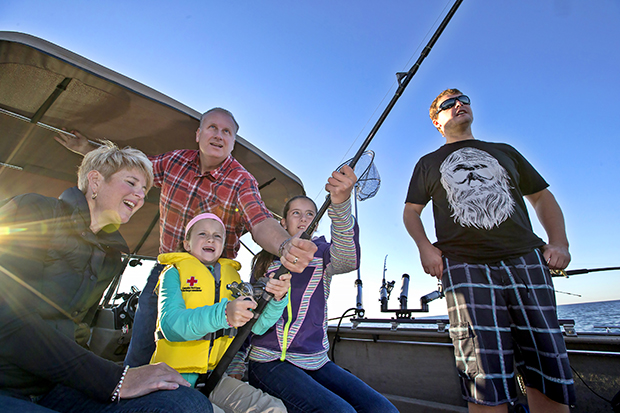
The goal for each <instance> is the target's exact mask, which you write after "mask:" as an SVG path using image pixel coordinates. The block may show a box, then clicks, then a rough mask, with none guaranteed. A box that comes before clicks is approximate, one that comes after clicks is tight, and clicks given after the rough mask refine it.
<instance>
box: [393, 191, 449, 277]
mask: <svg viewBox="0 0 620 413" xmlns="http://www.w3.org/2000/svg"><path fill="white" fill-rule="evenodd" d="M423 209H424V205H420V204H412V203H409V202H407V203H406V204H405V211H404V213H403V221H404V223H405V228H407V232H409V235H411V238H413V240H414V241H415V243H416V245H417V246H418V250H419V251H420V260H421V261H422V267H423V268H424V272H425V273H427V274H430V275H431V276H433V277H437V278H438V279H440V280H441V274H442V273H443V260H442V258H441V255H442V253H441V250H440V249H439V248H437V247H435V246H434V245H433V244H431V242H430V241H429V240H428V237H427V236H426V232H425V231H424V225H423V224H422V219H421V218H420V214H421V213H422V210H423Z"/></svg>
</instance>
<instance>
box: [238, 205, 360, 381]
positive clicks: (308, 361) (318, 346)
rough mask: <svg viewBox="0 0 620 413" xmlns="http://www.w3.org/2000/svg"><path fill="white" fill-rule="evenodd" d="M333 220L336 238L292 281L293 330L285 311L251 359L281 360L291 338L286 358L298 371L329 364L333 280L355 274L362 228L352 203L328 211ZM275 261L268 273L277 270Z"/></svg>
mask: <svg viewBox="0 0 620 413" xmlns="http://www.w3.org/2000/svg"><path fill="white" fill-rule="evenodd" d="M328 214H329V217H330V218H331V220H332V227H331V238H332V242H331V243H328V242H327V241H326V240H325V238H324V237H320V238H316V239H314V240H313V242H314V243H315V244H316V245H317V247H318V250H317V252H316V253H315V255H314V258H313V260H312V261H311V262H310V264H309V265H308V267H307V268H306V269H305V270H304V271H303V272H302V273H300V274H293V277H292V279H291V296H290V302H291V304H290V305H291V308H290V313H291V315H292V316H291V317H290V325H289V326H288V328H287V324H289V323H288V321H289V315H288V312H287V311H285V312H284V314H283V315H282V317H280V319H279V320H278V322H277V323H276V324H275V325H274V326H273V327H272V328H271V329H269V331H267V333H265V334H264V335H262V336H253V337H252V347H251V352H250V359H251V360H253V361H258V362H269V361H273V360H276V359H279V358H281V356H282V354H283V351H282V350H283V347H284V340H285V336H286V346H285V347H286V352H285V359H286V360H287V361H289V362H290V363H292V364H294V365H295V366H297V367H299V368H302V369H306V370H316V369H319V368H321V367H322V366H323V365H325V363H327V361H328V357H327V352H328V350H329V341H328V337H327V299H328V297H329V293H330V284H331V280H332V276H333V275H335V274H342V273H347V272H350V271H354V270H355V269H357V268H358V266H359V256H360V247H359V234H358V227H357V224H356V223H355V220H354V218H353V217H352V215H351V202H350V201H347V202H344V203H342V204H336V205H334V204H332V206H330V209H329V210H328ZM279 266H280V261H279V260H275V261H274V262H273V263H272V264H271V265H270V267H269V270H268V273H270V272H272V271H275V270H276V269H277V268H278V267H279Z"/></svg>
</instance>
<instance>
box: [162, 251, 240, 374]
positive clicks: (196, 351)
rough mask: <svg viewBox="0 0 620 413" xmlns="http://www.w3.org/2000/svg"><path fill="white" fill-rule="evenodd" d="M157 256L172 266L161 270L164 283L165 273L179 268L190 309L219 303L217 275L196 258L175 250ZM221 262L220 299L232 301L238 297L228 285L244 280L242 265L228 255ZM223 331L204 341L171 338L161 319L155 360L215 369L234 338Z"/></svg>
mask: <svg viewBox="0 0 620 413" xmlns="http://www.w3.org/2000/svg"><path fill="white" fill-rule="evenodd" d="M157 259H158V261H159V262H160V263H161V264H167V265H168V266H167V267H166V268H164V270H163V271H162V273H161V274H162V275H161V276H160V282H161V279H162V278H161V277H163V274H164V273H165V272H166V271H167V270H168V269H169V268H170V267H171V266H174V267H175V268H176V269H177V270H178V271H179V276H180V281H181V293H182V295H183V300H185V306H186V307H187V308H198V307H202V306H205V305H213V304H215V303H216V301H215V278H213V274H211V272H210V271H209V270H208V269H207V267H206V266H205V265H204V264H203V263H202V262H200V261H199V260H198V259H197V258H196V257H194V256H193V255H191V254H188V253H185V252H174V253H168V254H160V255H159V256H158V257H157ZM218 263H219V264H220V300H221V298H224V297H226V298H228V299H229V300H230V301H232V300H234V297H233V296H232V294H231V292H230V291H229V290H228V289H227V288H226V285H227V284H230V283H232V282H233V281H237V282H241V277H239V273H238V272H237V271H238V270H239V269H240V268H241V264H239V263H238V262H237V261H234V260H229V259H227V258H220V259H219V260H218ZM218 302H219V301H218ZM221 332H222V330H220V331H219V332H213V333H211V334H208V335H207V336H205V338H204V339H200V340H192V341H184V342H173V341H168V340H166V339H165V338H163V335H162V334H161V327H160V325H159V318H158V320H157V334H156V336H157V341H156V348H155V353H153V357H152V358H151V363H158V362H161V361H163V362H165V363H166V364H168V365H169V366H170V367H172V368H174V369H175V370H177V371H178V372H180V373H206V372H207V371H209V370H213V369H214V368H215V366H216V365H217V363H218V362H219V361H220V359H221V358H222V356H223V355H224V352H225V351H226V349H227V348H228V346H229V345H230V343H231V342H232V340H233V337H231V336H229V335H223V336H222V335H221ZM217 333H220V334H217Z"/></svg>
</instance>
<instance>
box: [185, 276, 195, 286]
mask: <svg viewBox="0 0 620 413" xmlns="http://www.w3.org/2000/svg"><path fill="white" fill-rule="evenodd" d="M185 282H186V283H188V284H189V286H190V287H193V286H194V284H196V283H197V282H198V280H197V279H195V278H194V276H193V275H192V278H190V279H188V280H186V281H185Z"/></svg>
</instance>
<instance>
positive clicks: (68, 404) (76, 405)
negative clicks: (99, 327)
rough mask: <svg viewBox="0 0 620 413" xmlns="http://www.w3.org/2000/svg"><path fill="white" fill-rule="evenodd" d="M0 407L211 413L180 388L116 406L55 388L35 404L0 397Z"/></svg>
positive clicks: (48, 411) (44, 412)
mask: <svg viewBox="0 0 620 413" xmlns="http://www.w3.org/2000/svg"><path fill="white" fill-rule="evenodd" d="M0 406H2V408H1V409H2V411H3V412H15V413H55V412H63V413H83V412H89V413H135V412H150V413H166V412H171V413H194V412H196V413H202V412H204V413H213V406H212V405H211V402H210V401H209V399H208V398H207V397H206V396H205V395H204V394H202V393H200V392H199V391H198V390H195V389H191V388H189V387H183V386H181V387H179V388H178V389H176V390H161V391H156V392H153V393H150V394H147V395H145V396H142V397H138V398H135V399H122V400H121V401H120V402H118V403H110V402H105V403H101V402H98V401H96V400H93V399H91V398H89V397H87V396H86V395H85V394H83V393H81V392H79V391H77V390H75V389H72V388H70V387H66V386H63V385H57V386H56V387H54V389H52V391H50V392H49V393H48V394H47V395H45V396H44V397H43V398H42V399H40V400H39V401H38V403H34V402H32V401H30V400H25V399H18V398H14V397H10V396H6V395H0Z"/></svg>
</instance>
